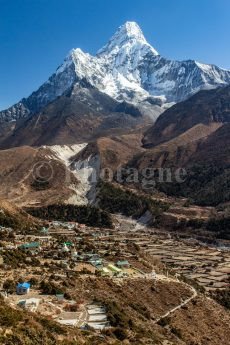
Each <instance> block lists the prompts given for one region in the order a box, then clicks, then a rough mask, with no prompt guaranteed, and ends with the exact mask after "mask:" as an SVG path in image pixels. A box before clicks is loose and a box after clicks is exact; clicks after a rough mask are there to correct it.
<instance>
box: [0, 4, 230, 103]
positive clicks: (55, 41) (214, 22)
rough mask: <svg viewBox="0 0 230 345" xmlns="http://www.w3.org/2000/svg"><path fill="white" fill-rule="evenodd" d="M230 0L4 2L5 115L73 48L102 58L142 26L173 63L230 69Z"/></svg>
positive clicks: (0, 48)
mask: <svg viewBox="0 0 230 345" xmlns="http://www.w3.org/2000/svg"><path fill="white" fill-rule="evenodd" d="M229 14H230V1H229V0H123V1H121V0H0V109H4V108H6V107H8V106H10V105H12V104H13V103H15V102H17V101H18V100H20V99H21V98H22V97H24V96H25V97H26V96H28V95H29V94H30V93H31V92H32V91H34V90H36V89H37V88H38V87H39V86H40V85H41V84H42V83H43V82H44V81H46V80H47V79H48V77H49V76H50V75H51V74H52V73H53V72H54V71H55V70H56V68H57V67H58V65H59V64H60V63H61V62H62V60H63V58H64V57H65V56H66V55H67V53H68V52H69V51H70V49H72V48H77V47H81V49H82V50H84V51H87V52H89V53H91V54H94V53H95V52H96V51H97V50H98V49H99V48H100V47H101V46H103V45H104V44H105V43H106V42H107V41H108V39H109V38H110V37H111V35H112V34H113V33H114V31H115V30H116V29H117V27H118V26H119V25H121V24H123V23H124V22H126V21H127V20H129V21H136V22H137V23H138V24H139V25H140V27H141V28H142V30H143V32H144V35H145V37H146V39H147V40H148V41H149V43H151V44H152V45H153V46H154V47H155V48H156V49H157V50H158V52H159V53H160V54H161V55H163V56H165V57H168V58H171V59H179V60H183V59H189V58H191V59H196V60H198V61H201V62H207V63H214V64H216V65H219V66H220V67H223V68H226V69H230V44H229V37H230V20H229Z"/></svg>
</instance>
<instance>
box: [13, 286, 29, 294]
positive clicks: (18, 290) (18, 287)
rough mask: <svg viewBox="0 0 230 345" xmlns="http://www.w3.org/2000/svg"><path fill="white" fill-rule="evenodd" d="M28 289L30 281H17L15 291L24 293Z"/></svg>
mask: <svg viewBox="0 0 230 345" xmlns="http://www.w3.org/2000/svg"><path fill="white" fill-rule="evenodd" d="M29 291H30V283H18V284H17V287H16V292H17V294H18V295H26V294H27V293H28V292H29Z"/></svg>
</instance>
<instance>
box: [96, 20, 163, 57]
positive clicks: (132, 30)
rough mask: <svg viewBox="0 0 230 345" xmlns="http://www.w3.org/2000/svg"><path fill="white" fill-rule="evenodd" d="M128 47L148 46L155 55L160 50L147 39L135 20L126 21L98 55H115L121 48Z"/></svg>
mask: <svg viewBox="0 0 230 345" xmlns="http://www.w3.org/2000/svg"><path fill="white" fill-rule="evenodd" d="M124 47H125V48H127V50H130V49H128V48H135V47H136V48H137V47H138V48H139V49H141V48H142V47H148V49H149V50H151V51H152V53H153V54H154V55H158V52H157V51H156V50H155V49H154V48H153V47H152V46H151V45H150V44H149V43H148V42H147V41H146V39H145V37H144V35H143V32H142V31H141V29H140V27H139V25H138V24H137V23H135V22H126V23H125V24H123V25H121V26H120V27H119V28H118V30H117V31H116V32H115V34H114V35H113V36H112V38H111V39H110V40H109V42H108V43H107V44H106V45H105V46H104V47H103V48H101V49H100V50H99V51H98V53H97V56H99V57H100V56H103V55H113V54H116V53H117V52H118V50H119V49H122V48H124Z"/></svg>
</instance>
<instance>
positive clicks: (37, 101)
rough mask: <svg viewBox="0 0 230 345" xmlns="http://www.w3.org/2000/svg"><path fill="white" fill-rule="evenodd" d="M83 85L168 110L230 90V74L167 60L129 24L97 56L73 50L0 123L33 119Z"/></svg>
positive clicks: (190, 62)
mask: <svg viewBox="0 0 230 345" xmlns="http://www.w3.org/2000/svg"><path fill="white" fill-rule="evenodd" d="M82 80H84V81H86V82H87V83H88V85H91V86H93V87H95V88H97V89H98V90H99V91H101V92H104V93H106V94H107V95H109V96H111V97H112V98H114V99H116V100H118V101H124V100H125V101H128V102H131V103H133V104H135V105H137V106H140V107H142V108H143V109H149V107H150V108H151V107H152V106H153V105H157V106H160V107H162V110H163V108H166V107H167V106H168V105H167V104H170V105H171V104H173V103H175V102H179V101H182V100H185V99H186V98H188V97H189V96H191V95H193V94H194V93H196V92H198V91H199V90H202V89H210V88H216V87H218V86H225V85H227V84H229V83H230V71H227V70H224V69H221V68H219V67H217V66H215V65H207V64H203V63H199V62H197V61H194V60H187V61H172V60H168V59H165V58H164V57H162V56H160V55H159V54H158V52H157V51H156V50H155V49H154V48H153V47H152V46H151V45H150V44H149V43H148V42H147V41H146V39H145V37H144V35H143V33H142V31H141V29H140V27H139V26H138V25H137V24H136V23H135V22H127V23H125V24H124V25H122V26H120V27H119V28H118V30H117V32H116V33H115V34H114V35H113V36H112V38H111V39H110V40H109V42H108V43H107V44H106V45H105V46H104V47H103V48H102V49H100V50H99V51H98V53H97V55H96V56H91V55H90V54H87V53H84V52H83V51H82V50H81V49H80V48H77V49H73V50H72V51H71V52H70V53H69V55H68V56H67V57H66V59H65V60H64V62H63V64H62V65H61V66H60V67H58V69H57V71H56V73H54V74H53V75H52V76H51V77H50V78H49V80H48V81H47V82H46V83H44V84H43V85H42V86H41V87H40V88H39V89H38V90H37V91H36V92H33V93H32V95H31V96H29V97H28V98H27V99H23V100H22V101H21V102H19V103H18V104H17V105H16V106H14V107H11V108H9V109H8V110H6V111H3V112H0V120H1V119H7V120H8V121H10V120H12V119H13V120H17V118H20V117H23V116H27V115H28V114H34V113H36V112H38V111H40V110H41V109H42V108H43V107H44V106H46V105H47V104H48V103H49V102H51V101H53V100H55V99H56V98H57V97H58V96H61V95H62V94H64V93H65V92H66V91H67V90H69V89H70V88H71V87H73V85H75V84H77V83H80V82H81V81H82Z"/></svg>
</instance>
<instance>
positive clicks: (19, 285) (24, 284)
mask: <svg viewBox="0 0 230 345" xmlns="http://www.w3.org/2000/svg"><path fill="white" fill-rule="evenodd" d="M17 287H18V288H24V289H29V288H30V283H18V285H17Z"/></svg>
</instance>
